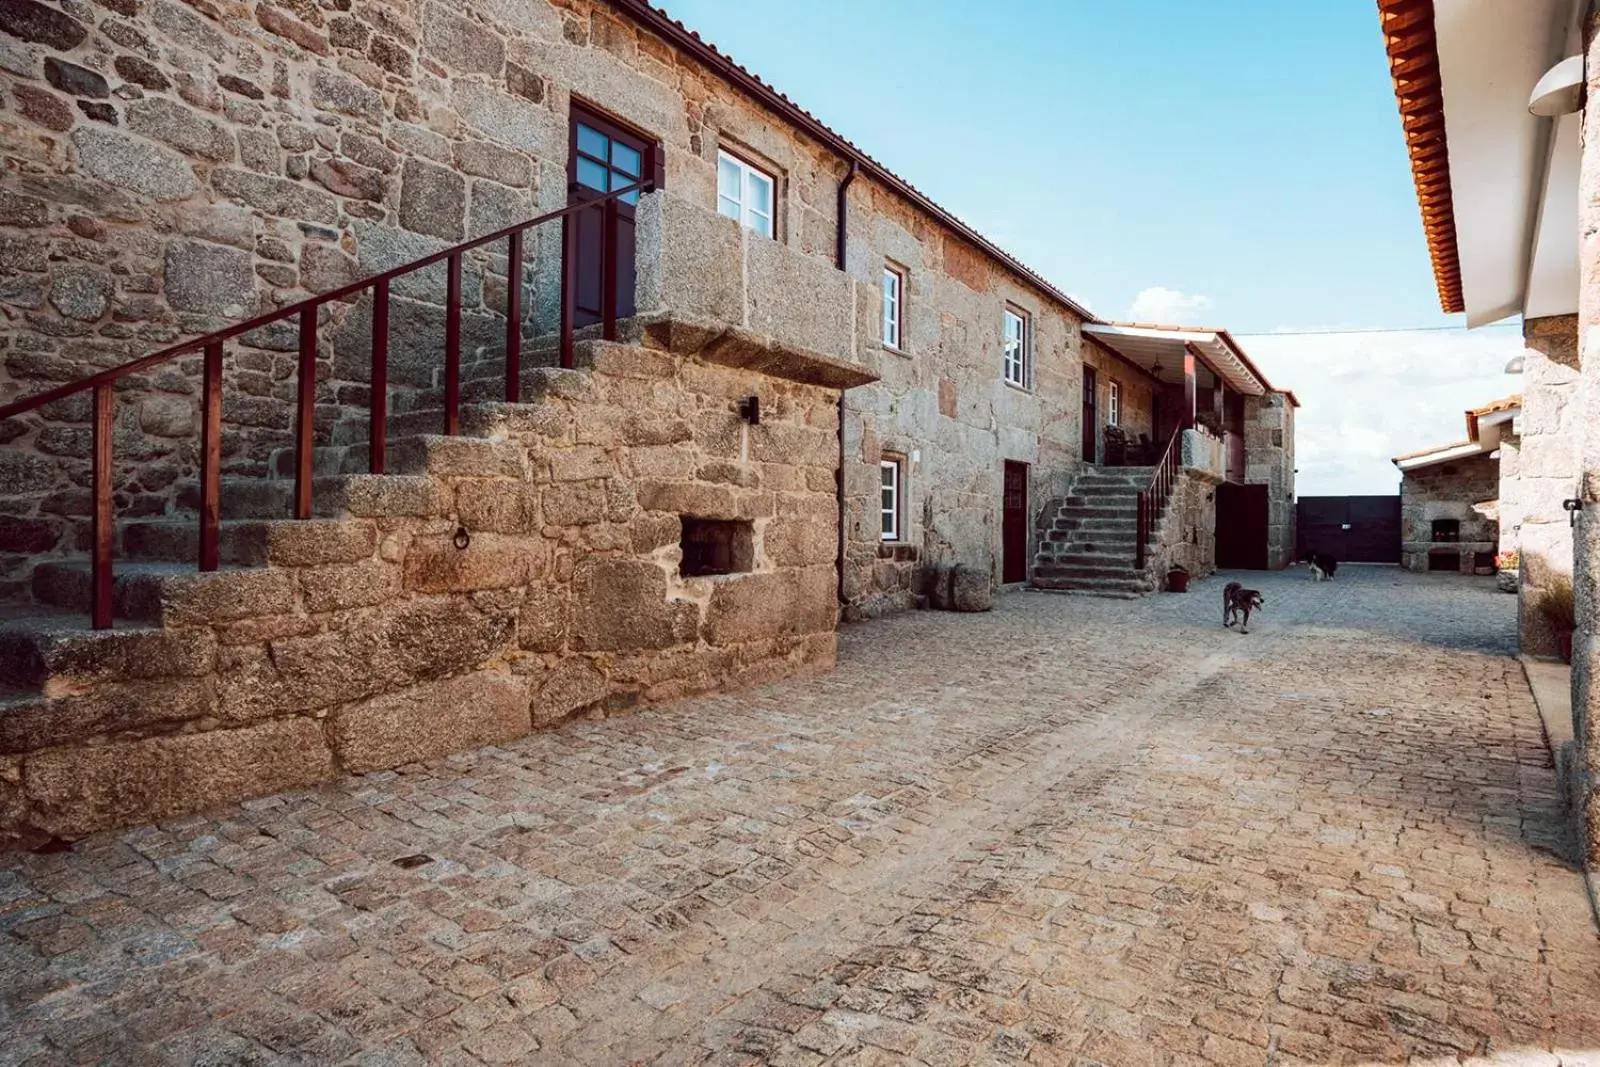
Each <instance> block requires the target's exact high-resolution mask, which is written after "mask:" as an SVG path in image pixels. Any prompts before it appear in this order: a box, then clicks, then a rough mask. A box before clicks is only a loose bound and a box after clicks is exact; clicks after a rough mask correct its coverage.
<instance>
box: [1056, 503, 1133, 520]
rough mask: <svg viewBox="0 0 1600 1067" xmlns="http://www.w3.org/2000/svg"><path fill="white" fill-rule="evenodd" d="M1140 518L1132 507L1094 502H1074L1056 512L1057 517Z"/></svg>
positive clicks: (1058, 518) (1060, 518)
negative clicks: (1101, 504) (1100, 504)
mask: <svg viewBox="0 0 1600 1067" xmlns="http://www.w3.org/2000/svg"><path fill="white" fill-rule="evenodd" d="M1127 518H1132V519H1134V520H1135V521H1137V519H1138V512H1137V511H1134V510H1132V509H1130V508H1117V507H1099V506H1096V505H1093V504H1072V505H1068V506H1065V507H1062V508H1061V509H1060V510H1059V511H1057V512H1056V519H1057V521H1060V520H1062V519H1127Z"/></svg>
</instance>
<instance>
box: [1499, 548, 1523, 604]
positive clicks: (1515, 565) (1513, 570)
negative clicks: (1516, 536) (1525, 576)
mask: <svg viewBox="0 0 1600 1067" xmlns="http://www.w3.org/2000/svg"><path fill="white" fill-rule="evenodd" d="M1494 567H1495V584H1496V585H1497V586H1498V587H1499V589H1500V591H1501V592H1502V593H1515V592H1516V591H1517V581H1518V575H1519V574H1520V573H1521V570H1522V553H1521V552H1519V551H1517V550H1516V549H1512V550H1511V551H1510V552H1502V553H1500V554H1499V555H1498V556H1496V557H1495V558H1494Z"/></svg>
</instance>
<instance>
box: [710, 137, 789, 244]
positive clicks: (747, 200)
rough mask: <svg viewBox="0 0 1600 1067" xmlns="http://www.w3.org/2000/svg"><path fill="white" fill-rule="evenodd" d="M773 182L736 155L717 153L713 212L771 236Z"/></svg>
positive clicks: (765, 174)
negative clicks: (715, 197)
mask: <svg viewBox="0 0 1600 1067" xmlns="http://www.w3.org/2000/svg"><path fill="white" fill-rule="evenodd" d="M776 185H777V183H776V182H774V181H773V178H772V175H770V174H768V173H767V172H766V171H763V170H761V169H759V168H757V167H753V166H751V165H750V164H749V163H746V162H745V161H744V160H742V159H740V158H739V157H738V156H734V155H729V154H728V153H727V152H718V153H717V211H718V212H719V213H721V214H723V215H726V216H727V217H728V218H730V219H737V220H739V222H740V223H741V224H742V225H744V226H748V227H749V228H750V229H752V230H754V231H756V232H757V233H759V234H760V235H761V236H763V237H771V236H772V235H773V229H772V201H773V196H772V191H773V189H774V188H775V187H776Z"/></svg>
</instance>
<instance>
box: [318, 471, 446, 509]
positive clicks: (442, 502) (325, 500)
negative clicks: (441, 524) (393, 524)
mask: <svg viewBox="0 0 1600 1067" xmlns="http://www.w3.org/2000/svg"><path fill="white" fill-rule="evenodd" d="M317 491H318V497H319V499H318V506H319V507H323V506H326V507H327V508H329V509H339V510H343V511H345V512H347V513H349V514H350V515H353V516H355V517H357V518H401V517H404V516H413V517H419V518H426V517H428V516H433V515H443V514H446V513H447V512H448V511H449V508H450V495H449V494H448V493H446V492H443V491H441V490H440V489H439V488H438V486H436V485H435V484H434V481H433V479H432V478H427V477H423V476H420V475H395V474H352V475H345V476H343V477H341V478H337V479H334V480H332V481H331V482H329V483H327V484H326V485H324V484H323V483H321V482H319V483H318V485H317Z"/></svg>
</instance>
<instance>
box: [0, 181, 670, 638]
mask: <svg viewBox="0 0 1600 1067" xmlns="http://www.w3.org/2000/svg"><path fill="white" fill-rule="evenodd" d="M654 188H655V182H654V180H653V179H650V178H646V179H644V180H642V181H638V182H635V183H634V184H632V185H629V186H626V187H625V188H621V189H614V190H612V191H611V192H609V193H604V194H600V195H597V196H594V197H591V198H587V199H584V200H582V201H578V202H575V203H572V204H568V205H567V206H566V207H564V208H561V209H560V210H558V211H551V212H547V213H545V214H543V215H540V216H538V217H536V218H533V219H529V220H528V221H526V222H518V223H513V224H512V225H510V226H506V227H503V228H501V229H498V230H496V231H494V232H493V233H489V234H485V235H484V236H482V237H475V238H473V239H472V240H470V241H463V242H461V243H460V244H456V245H453V246H451V247H450V248H446V249H443V250H441V251H438V252H434V253H432V254H430V255H426V256H423V257H422V258H421V259H416V260H413V261H412V262H410V263H405V264H402V265H401V266H398V267H393V268H391V269H389V270H386V271H383V272H381V273H379V274H373V275H370V276H368V277H366V278H362V279H360V280H358V281H354V282H350V283H349V284H347V285H342V286H340V287H339V288H337V289H333V290H330V291H329V292H326V293H319V294H318V295H316V296H311V297H307V298H305V299H304V300H299V301H296V302H295V303H293V304H288V305H285V306H284V307H281V308H278V309H277V310H276V311H271V312H268V313H267V314H265V315H258V316H256V317H255V318H253V319H248V320H246V321H244V322H240V323H236V324H234V325H232V326H228V327H225V328H223V329H220V330H216V331H214V332H212V333H208V334H206V335H204V336H202V337H195V338H191V339H190V340H187V341H181V342H179V343H178V344H175V345H171V346H169V347H167V348H163V349H161V350H160V351H159V352H153V353H151V354H150V355H148V356H143V357H141V358H139V359H136V360H133V361H131V362H129V363H124V364H122V365H121V366H118V367H112V368H110V369H108V370H103V371H100V372H99V373H98V374H92V375H89V376H88V377H86V378H81V379H79V380H77V381H74V382H68V383H67V384H65V385H60V386H56V387H55V388H53V389H47V390H45V391H44V392H41V393H35V394H33V395H31V396H26V397H23V398H21V399H20V400H14V401H12V402H11V403H9V404H5V405H3V406H0V421H4V420H6V419H9V418H12V417H14V416H17V415H21V414H24V413H26V412H29V411H33V410H36V409H38V408H41V407H44V406H45V405H47V404H52V403H54V402H56V401H58V400H62V399H65V398H66V397H69V396H75V395H77V394H78V393H82V392H85V391H92V392H93V395H94V409H93V410H94V416H93V442H92V446H91V452H90V454H91V457H92V460H91V476H92V479H93V509H92V511H91V528H90V561H89V565H90V575H91V587H92V590H93V593H92V603H91V608H90V619H91V622H92V624H93V626H94V628H95V629H97V630H104V629H107V628H109V627H110V626H111V623H112V615H113V611H112V601H113V597H112V590H113V573H112V566H113V564H112V548H113V545H112V542H113V540H114V534H115V515H114V507H113V500H112V459H113V457H112V427H113V422H114V419H115V415H116V391H115V385H116V383H117V382H118V381H119V380H120V379H122V378H126V377H127V376H129V375H131V374H137V373H139V372H141V371H145V370H149V369H150V368H152V367H156V366H159V365H161V364H163V363H166V362H168V361H170V360H173V359H176V358H177V357H178V356H181V355H185V354H187V353H190V352H195V351H201V352H203V353H204V356H205V358H204V361H203V385H202V389H201V406H202V415H201V420H200V430H201V448H200V518H199V522H200V551H199V559H198V561H197V562H198V566H199V569H200V570H202V571H214V570H216V569H217V566H218V563H219V560H220V555H221V553H220V543H221V534H220V531H221V517H222V506H221V488H222V361H223V357H224V354H225V348H224V345H225V343H226V342H228V341H230V340H232V339H234V338H236V337H239V336H240V335H242V334H246V333H249V332H251V331H252V330H257V329H260V328H261V327H263V326H268V325H271V324H272V323H275V322H282V321H285V320H287V319H291V318H297V319H298V320H299V322H298V326H299V346H298V348H299V359H298V367H297V375H298V380H297V381H296V391H295V393H296V395H295V403H296V412H295V416H296V417H295V435H294V448H295V463H294V518H296V519H309V518H310V517H311V489H312V470H313V466H312V451H313V449H314V447H315V429H316V384H317V383H316V378H317V324H318V313H319V312H320V310H321V309H322V307H323V305H325V304H330V303H333V302H335V301H343V300H345V298H347V297H350V296H354V295H356V294H359V293H363V292H365V291H367V290H369V289H370V290H371V291H372V294H373V299H372V344H371V357H372V375H371V378H372V382H371V386H372V388H371V394H372V395H371V398H370V401H369V405H370V406H369V458H368V468H369V469H370V470H371V472H372V473H373V474H382V473H383V472H384V465H385V461H386V453H387V450H386V448H385V438H386V434H387V428H388V407H389V403H388V385H389V283H390V282H392V281H393V280H394V279H396V278H400V277H404V276H405V275H408V274H412V273H415V272H417V271H420V270H423V269H425V268H427V267H431V266H433V265H434V264H435V263H440V262H443V263H446V264H447V266H446V270H447V271H448V275H447V285H446V296H445V381H444V407H445V411H444V425H443V430H444V432H445V433H446V434H455V433H456V432H458V431H459V429H460V425H461V422H460V420H461V412H460V409H461V265H462V257H463V255H464V254H465V253H467V252H470V251H472V250H474V249H477V248H482V247H483V246H485V245H488V244H492V243H494V242H495V241H501V240H504V241H506V242H507V263H506V279H507V286H506V290H507V292H506V338H505V343H506V373H505V397H506V400H507V401H508V402H510V403H517V402H519V401H520V400H521V398H522V325H523V324H522V274H523V247H524V246H523V235H524V234H525V233H526V232H527V231H528V230H531V229H533V228H534V227H536V226H541V225H543V224H545V223H547V222H553V221H555V220H556V219H563V220H564V219H566V218H567V217H568V216H570V215H575V214H577V213H579V212H582V211H591V210H598V211H600V212H601V218H602V223H601V225H602V232H603V233H604V234H605V235H606V238H607V239H606V240H605V241H604V242H603V246H602V249H601V254H600V271H601V278H602V289H601V294H602V301H601V309H602V311H601V330H602V336H603V337H605V338H606V339H607V340H615V339H616V336H617V322H616V317H617V302H618V296H617V291H616V289H617V284H616V279H615V278H614V277H613V275H614V273H615V271H614V270H613V267H614V264H613V257H614V256H615V255H616V244H617V240H616V235H617V231H618V225H617V202H618V201H619V200H620V199H621V198H622V197H625V196H628V195H630V194H633V193H639V192H644V193H648V192H652V191H653V190H654ZM564 230H565V234H564V240H563V245H564V248H565V262H566V264H567V269H566V272H565V274H564V276H563V279H562V290H563V295H562V301H561V305H562V314H561V327H560V329H561V337H560V342H561V348H560V361H561V366H563V367H571V366H572V365H573V339H572V333H573V300H574V290H575V289H576V288H577V287H576V285H574V284H573V279H572V277H571V274H572V271H573V269H574V266H575V263H576V256H575V255H573V244H574V239H575V233H576V230H577V227H576V226H565V227H564Z"/></svg>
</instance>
